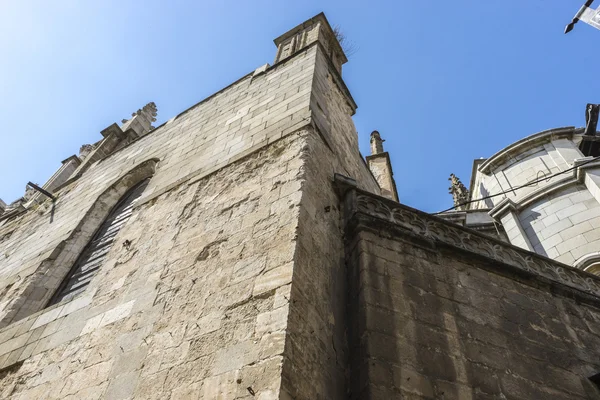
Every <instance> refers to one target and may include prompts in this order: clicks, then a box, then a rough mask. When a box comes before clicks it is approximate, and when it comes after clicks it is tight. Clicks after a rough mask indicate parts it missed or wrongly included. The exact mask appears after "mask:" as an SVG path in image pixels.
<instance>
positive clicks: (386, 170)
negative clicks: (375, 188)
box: [367, 131, 398, 201]
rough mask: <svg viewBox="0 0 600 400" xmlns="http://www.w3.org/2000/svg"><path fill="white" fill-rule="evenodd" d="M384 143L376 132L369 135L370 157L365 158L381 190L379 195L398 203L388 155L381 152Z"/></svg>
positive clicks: (385, 152)
mask: <svg viewBox="0 0 600 400" xmlns="http://www.w3.org/2000/svg"><path fill="white" fill-rule="evenodd" d="M384 141H385V140H383V139H382V138H381V135H379V132H378V131H373V132H372V133H371V155H370V156H367V166H368V167H369V170H370V171H371V173H372V174H373V177H374V178H375V180H376V181H377V184H378V185H379V188H380V189H381V195H382V196H384V197H387V198H388V199H392V200H394V201H398V191H397V190H396V181H395V180H394V172H393V171H392V164H391V163H390V155H389V154H388V153H387V151H383V142H384Z"/></svg>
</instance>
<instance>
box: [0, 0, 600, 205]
mask: <svg viewBox="0 0 600 400" xmlns="http://www.w3.org/2000/svg"><path fill="white" fill-rule="evenodd" d="M583 3H584V0H502V1H501V0H486V1H481V0H455V1H452V2H447V1H446V2H442V1H433V0H432V1H424V0H394V1H348V0H345V1H323V0H321V1H312V0H303V1H283V0H281V1H266V0H265V1H263V0H253V1H242V0H237V1H230V0H218V1H177V0H175V1H149V0H146V1H107V0H103V1H79V0H72V1H67V0H64V1H47V0H40V1H34V0H28V1H11V0H0V57H1V62H0V121H2V125H1V127H0V198H2V199H3V200H5V201H6V202H10V201H13V200H15V199H16V198H18V197H20V196H21V195H22V194H23V193H24V189H25V184H26V183H27V181H32V182H36V183H39V184H43V183H44V182H45V181H46V180H47V179H48V178H49V177H50V176H51V175H52V174H53V172H54V171H55V170H56V169H57V168H58V167H59V166H60V161H62V160H63V159H65V158H67V157H69V156H70V155H72V154H77V153H78V151H79V147H80V146H81V145H82V144H84V143H93V142H95V141H97V140H98V139H99V138H100V133H99V132H100V131H101V130H102V129H104V128H106V127H107V126H108V125H110V124H112V123H113V122H119V121H121V119H123V118H127V117H128V116H129V115H131V113H132V112H133V111H135V110H137V109H138V108H140V107H141V106H143V105H144V104H146V103H147V102H149V101H154V102H155V103H156V104H157V106H158V121H157V122H156V124H155V125H157V124H160V123H162V122H164V121H166V120H168V119H170V118H171V117H173V116H175V115H176V114H178V113H179V112H181V111H183V110H184V109H186V108H188V107H189V106H191V105H193V104H195V103H197V102H198V101H200V100H202V99H203V98H205V97H207V96H209V95H210V94H212V93H214V92H215V91H217V90H219V89H221V88H223V87H224V86H226V85H228V84H229V83H231V82H233V81H235V80H237V79H238V78H240V77H241V76H243V75H245V74H246V73H248V72H250V71H252V70H254V69H255V68H257V67H258V66H260V65H262V64H264V63H265V62H272V60H273V58H274V56H275V46H274V45H273V42H272V40H273V39H274V38H275V37H277V36H279V35H280V34H282V33H284V32H285V31H287V30H288V29H290V28H292V27H294V26H295V25H297V24H299V23H300V22H302V21H304V20H306V19H308V18H310V17H311V16H313V15H315V14H317V13H318V12H320V11H324V12H325V14H326V16H327V18H328V19H329V21H330V22H331V23H332V24H333V25H336V24H337V25H340V26H341V28H342V30H343V31H344V32H345V34H346V36H347V37H348V38H349V39H350V40H352V41H353V42H354V43H355V44H356V47H357V48H358V51H357V52H356V53H355V54H354V55H353V56H352V57H351V58H350V61H349V62H348V63H347V64H346V65H345V66H344V73H343V76H344V80H345V82H346V84H347V85H348V87H349V88H350V91H351V92H352V94H353V97H354V99H355V100H356V102H357V103H358V112H357V114H356V115H355V117H354V121H355V124H356V128H357V130H358V132H359V139H360V145H361V150H362V152H363V154H364V155H367V154H368V146H369V143H368V141H369V134H370V132H371V131H372V130H374V129H377V130H379V131H380V132H381V134H382V136H383V137H384V138H385V139H386V140H387V141H386V142H385V146H386V150H388V151H389V152H390V153H391V157H392V164H393V168H394V174H395V178H396V183H397V187H398V191H399V195H400V200H401V202H403V203H405V204H408V205H410V206H413V207H416V208H419V209H422V210H425V211H430V212H434V211H438V210H440V209H443V208H446V207H449V206H450V205H451V203H452V201H451V197H450V195H449V194H448V193H447V191H448V190H447V188H448V180H447V178H448V176H449V174H450V173H451V172H453V173H455V174H457V175H458V176H459V177H460V178H461V179H462V180H463V182H464V183H465V184H466V185H468V184H469V178H470V173H471V167H472V161H473V159H475V158H480V157H488V156H490V155H492V154H494V153H495V152H496V151H498V150H500V149H502V148H503V147H504V146H506V145H508V144H510V143H512V142H514V141H516V140H518V139H520V138H523V137H525V136H528V135H530V134H533V133H535V132H538V131H542V130H545V129H549V128H554V127H561V126H571V125H576V126H583V125H584V115H585V104H586V103H588V102H593V103H599V102H600V93H599V89H600V79H598V65H600V52H599V51H598V49H599V46H598V44H599V43H600V31H599V30H595V29H593V28H592V27H590V26H588V25H586V24H584V23H579V24H578V25H577V26H576V28H575V30H574V31H573V32H571V33H569V34H568V35H564V34H563V29H564V26H565V25H566V24H567V23H568V22H569V21H570V19H571V18H572V17H573V15H574V14H575V13H576V12H577V10H578V9H579V7H580V6H581V5H582V4H583ZM596 3H597V4H595V6H600V1H596Z"/></svg>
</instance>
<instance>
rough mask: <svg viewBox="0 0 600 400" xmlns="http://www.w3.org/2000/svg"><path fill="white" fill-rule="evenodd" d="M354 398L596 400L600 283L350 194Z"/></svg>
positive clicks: (599, 392)
mask: <svg viewBox="0 0 600 400" xmlns="http://www.w3.org/2000/svg"><path fill="white" fill-rule="evenodd" d="M345 198H346V202H345V210H346V213H345V215H346V245H347V247H346V248H347V253H346V254H347V262H348V264H349V273H348V277H349V287H350V293H351V298H350V299H349V312H348V315H349V332H350V354H351V375H350V376H351V380H350V382H351V396H350V398H353V399H364V398H369V399H391V398H400V397H402V398H411V399H433V398H435V399H461V400H463V399H475V398H477V399H515V400H516V399H564V400H567V399H596V398H598V397H599V396H600V390H599V389H598V388H597V387H596V386H595V385H594V384H593V383H592V382H591V381H590V380H589V379H588V378H589V377H591V376H593V375H595V374H597V373H599V372H600V361H599V360H600V357H599V355H600V350H599V349H600V297H599V296H598V293H600V280H599V279H598V278H595V277H593V276H591V275H588V274H586V273H585V272H581V271H578V270H575V269H572V268H569V267H566V266H564V265H563V264H560V263H556V262H552V261H550V260H548V259H544V258H542V257H539V256H537V255H535V254H533V253H527V252H525V251H523V250H521V249H519V248H517V247H514V246H511V245H508V244H505V243H502V242H499V241H496V240H494V239H491V238H486V237H485V236H482V235H479V234H477V233H475V232H473V231H469V230H465V229H463V228H460V227H457V226H453V225H451V224H450V223H448V222H445V221H442V220H440V219H437V218H434V217H431V216H428V215H426V214H424V213H421V212H419V211H416V210H412V209H410V208H408V207H404V206H400V205H394V204H393V203H390V202H388V201H386V200H385V199H383V198H378V197H376V196H372V195H368V194H366V193H362V192H360V191H359V192H355V191H352V190H351V191H349V192H348V193H347V194H346V197H345Z"/></svg>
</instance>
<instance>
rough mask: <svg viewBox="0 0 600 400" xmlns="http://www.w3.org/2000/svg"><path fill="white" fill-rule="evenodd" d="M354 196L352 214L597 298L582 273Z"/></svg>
mask: <svg viewBox="0 0 600 400" xmlns="http://www.w3.org/2000/svg"><path fill="white" fill-rule="evenodd" d="M354 193H356V200H355V201H354V202H350V203H349V202H346V203H347V204H354V212H355V213H356V212H358V213H363V214H366V215H369V216H372V217H375V218H380V219H383V220H386V221H388V222H392V223H394V224H396V225H398V226H400V227H402V228H404V229H406V230H408V231H410V232H412V233H413V234H415V235H418V236H422V237H425V238H428V239H430V240H434V241H436V242H441V243H444V244H447V245H450V246H454V247H457V248H460V249H463V250H466V251H468V252H471V253H475V254H478V255H481V256H485V257H488V258H491V259H493V260H496V261H499V262H501V263H504V264H508V265H511V266H513V267H515V268H518V269H520V270H523V271H527V272H529V273H532V274H535V275H538V276H541V277H544V278H546V279H549V280H551V281H554V282H558V283H561V284H563V285H566V286H569V287H571V288H574V289H578V290H581V291H584V292H587V293H590V294H593V295H596V296H600V279H598V278H596V277H594V276H592V275H590V274H588V273H586V272H583V271H580V270H578V269H575V268H572V267H569V266H566V265H564V264H561V263H559V262H557V261H553V260H550V259H546V258H543V257H541V256H538V255H536V254H533V253H529V252H527V251H525V250H522V249H519V248H517V247H514V246H512V245H509V244H507V243H503V242H500V241H499V240H496V239H493V238H490V237H487V236H483V235H481V234H479V233H477V232H474V231H471V230H469V229H466V228H462V227H459V226H456V225H454V224H452V223H449V222H446V221H444V220H442V219H440V218H437V217H433V216H431V215H428V214H426V213H423V212H420V211H417V210H414V209H411V208H409V207H406V206H403V205H401V204H398V203H396V202H392V201H389V200H387V199H383V198H381V197H379V196H375V195H372V194H370V193H368V192H363V191H360V190H356V191H354Z"/></svg>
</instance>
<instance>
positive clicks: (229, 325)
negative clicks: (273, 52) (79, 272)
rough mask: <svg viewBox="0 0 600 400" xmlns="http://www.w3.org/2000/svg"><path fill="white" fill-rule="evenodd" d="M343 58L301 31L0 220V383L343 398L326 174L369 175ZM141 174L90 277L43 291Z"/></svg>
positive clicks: (27, 390)
mask: <svg viewBox="0 0 600 400" xmlns="http://www.w3.org/2000/svg"><path fill="white" fill-rule="evenodd" d="M319 18H321V17H319ZM325 28H327V29H329V28H328V26H326V25H321V29H325ZM325 33H327V34H328V35H330V36H331V35H332V33H331V32H329V31H328V32H325ZM330 45H331V44H330ZM338 61H339V60H338ZM338 67H339V65H338V66H337V67H336V65H335V64H334V63H332V62H331V60H330V58H329V56H328V55H326V54H325V46H324V45H323V44H322V43H319V42H314V43H312V44H308V45H307V47H305V48H303V49H299V50H298V49H297V50H296V53H294V54H292V55H291V56H290V57H288V58H286V59H282V60H280V63H279V64H277V65H275V66H273V67H263V68H260V69H259V70H257V71H256V72H255V73H254V74H249V75H247V76H246V77H244V78H242V79H240V80H239V81H237V82H236V83H234V84H233V85H231V86H229V87H228V88H225V89H223V90H222V91H220V92H219V93H217V94H215V95H213V96H211V97H210V98H208V99H207V100H205V101H203V102H201V103H199V104H198V105H196V106H194V107H192V108H191V109H189V110H187V111H185V112H184V113H182V114H180V115H178V116H177V117H175V118H173V119H172V120H170V121H168V122H167V123H165V124H164V125H162V126H160V127H158V128H157V129H156V130H154V131H152V132H150V133H148V134H147V135H144V136H143V137H141V138H140V139H138V140H136V141H134V142H132V143H130V144H128V145H127V146H125V147H123V148H120V149H118V150H117V151H116V152H114V153H113V154H111V155H109V156H108V157H106V158H104V159H102V160H101V161H99V162H96V163H94V164H92V165H91V166H90V167H89V168H88V169H86V170H85V172H84V173H83V174H82V176H81V177H79V178H78V179H76V180H74V181H73V182H72V183H70V184H68V185H67V186H65V187H64V188H63V189H61V190H60V191H59V192H58V200H57V202H56V203H55V204H51V203H50V202H45V203H43V204H42V205H41V206H40V207H39V208H38V209H37V210H36V211H35V212H34V211H32V210H30V211H28V212H27V213H25V214H24V215H22V216H20V217H18V218H16V219H14V220H12V221H9V222H8V223H6V224H5V225H3V226H2V227H1V228H0V251H2V253H0V254H1V255H2V256H3V257H4V258H3V259H0V283H1V284H0V327H1V326H3V327H4V328H3V329H1V330H0V393H1V395H0V397H3V398H4V397H10V398H40V397H44V396H46V397H48V398H100V397H102V398H113V399H121V398H123V399H124V398H144V399H146V398H157V399H159V398H160V399H162V398H171V399H176V398H186V396H188V397H194V398H196V397H201V398H207V399H213V398H214V399H233V398H255V397H256V398H259V399H261V400H269V399H275V398H280V396H281V398H289V397H292V398H296V399H303V398H306V399H318V398H323V399H325V398H326V399H339V398H345V395H346V384H347V362H346V361H347V340H346V334H345V293H346V289H347V288H346V279H345V270H344V268H343V259H344V245H343V239H342V233H341V228H342V227H341V213H340V207H339V198H338V197H337V194H336V193H335V191H334V186H333V175H334V173H336V172H337V173H342V174H347V175H350V176H353V177H355V178H356V180H357V182H358V185H359V187H361V188H363V189H365V190H369V191H372V192H375V193H379V191H380V189H379V186H378V185H377V182H376V181H375V179H374V177H373V176H372V174H371V173H370V171H369V170H368V168H367V165H366V163H365V161H364V160H363V158H362V156H361V155H360V153H359V151H358V143H357V141H358V137H357V134H356V128H355V127H354V124H353V122H352V118H351V116H352V115H353V114H354V112H355V109H356V105H355V104H354V101H353V100H352V97H351V96H350V94H349V92H348V90H347V88H346V87H345V85H344V83H343V81H342V80H341V77H340V76H339V73H338V71H339V68H338ZM146 177H151V181H150V183H149V186H148V188H147V189H146V191H145V192H144V194H143V195H142V197H141V199H140V200H139V201H138V203H136V205H135V210H134V213H133V215H132V217H131V218H130V219H129V221H128V222H127V224H126V225H125V226H124V227H123V229H122V230H121V231H120V232H119V234H118V236H117V238H116V240H115V246H114V247H113V248H112V249H111V250H110V252H109V253H108V255H107V256H106V260H105V262H104V264H103V265H102V267H101V269H100V271H99V273H98V275H97V276H96V277H95V278H94V279H93V281H92V283H91V284H90V287H88V289H87V290H86V291H85V292H84V293H83V294H82V295H80V296H79V297H76V298H74V299H73V300H71V301H67V302H62V303H59V304H56V305H53V306H51V307H48V308H45V309H44V306H45V304H47V301H48V299H49V298H50V297H51V296H52V294H53V293H54V291H55V290H56V288H57V287H58V285H59V283H60V282H61V281H62V279H63V278H64V277H65V276H66V274H67V273H68V271H69V269H70V267H71V265H73V262H74V261H75V260H76V258H77V256H78V255H79V254H80V253H81V251H82V250H83V248H84V247H85V245H86V244H87V243H88V241H89V239H90V238H91V237H92V236H93V234H94V232H95V231H96V230H97V228H98V226H99V225H100V224H101V223H102V221H103V219H104V218H105V217H106V215H107V214H108V213H109V212H110V210H111V208H112V207H113V206H114V205H115V204H116V203H117V201H118V200H119V198H120V197H121V196H122V195H123V194H124V193H125V192H126V191H127V190H128V188H130V187H132V186H133V185H135V183H136V182H139V181H140V180H142V179H145V178H146ZM280 392H281V393H280Z"/></svg>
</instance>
